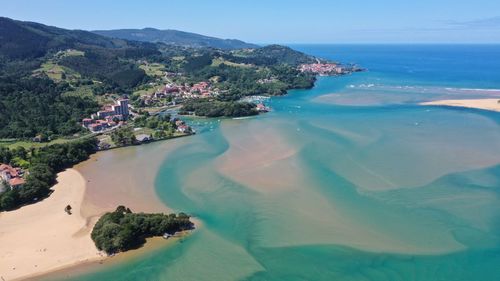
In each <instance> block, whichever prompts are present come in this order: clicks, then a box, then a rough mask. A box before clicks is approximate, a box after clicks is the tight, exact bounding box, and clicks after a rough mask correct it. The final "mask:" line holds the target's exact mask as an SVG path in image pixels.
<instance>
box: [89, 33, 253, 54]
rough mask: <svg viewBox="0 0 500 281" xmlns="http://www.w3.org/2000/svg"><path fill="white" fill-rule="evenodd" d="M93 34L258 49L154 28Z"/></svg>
mask: <svg viewBox="0 0 500 281" xmlns="http://www.w3.org/2000/svg"><path fill="white" fill-rule="evenodd" d="M92 32H93V33H95V34H99V35H102V36H107V37H111V38H119V39H125V40H132V41H142V42H153V43H165V44H171V45H179V46H185V47H195V48H200V47H211V48H218V49H224V50H233V49H244V48H258V47H259V46H258V45H255V44H251V43H246V42H243V41H241V40H237V39H220V38H216V37H210V36H205V35H201V34H196V33H191V32H185V31H178V30H172V29H167V30H159V29H155V28H143V29H115V30H94V31H92Z"/></svg>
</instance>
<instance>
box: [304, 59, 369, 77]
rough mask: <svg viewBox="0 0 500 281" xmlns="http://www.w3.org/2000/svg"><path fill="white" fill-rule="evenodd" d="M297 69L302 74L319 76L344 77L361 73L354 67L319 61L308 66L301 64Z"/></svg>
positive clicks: (359, 69)
mask: <svg viewBox="0 0 500 281" xmlns="http://www.w3.org/2000/svg"><path fill="white" fill-rule="evenodd" d="M298 69H299V70H300V72H303V73H312V74H315V75H319V76H335V75H345V74H350V73H353V72H360V71H363V69H362V68H359V67H357V66H355V65H341V64H338V63H322V62H320V61H318V62H316V63H310V64H301V65H300V66H299V67H298Z"/></svg>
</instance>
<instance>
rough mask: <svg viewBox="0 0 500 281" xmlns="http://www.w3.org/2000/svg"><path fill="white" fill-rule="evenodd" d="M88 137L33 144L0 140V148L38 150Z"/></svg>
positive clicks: (22, 141)
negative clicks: (20, 147)
mask: <svg viewBox="0 0 500 281" xmlns="http://www.w3.org/2000/svg"><path fill="white" fill-rule="evenodd" d="M88 136H90V134H86V135H82V136H80V137H75V138H58V139H55V140H51V141H49V142H33V141H27V140H0V146H5V147H8V148H9V149H13V148H16V147H19V146H22V147H24V148H25V149H27V150H29V149H30V148H40V147H45V146H48V145H53V144H60V143H67V142H71V141H75V140H79V139H82V138H86V137H88Z"/></svg>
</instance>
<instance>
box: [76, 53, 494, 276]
mask: <svg viewBox="0 0 500 281" xmlns="http://www.w3.org/2000/svg"><path fill="white" fill-rule="evenodd" d="M293 47H294V48H296V49H299V50H302V51H305V52H307V53H310V54H313V55H318V56H322V57H326V58H331V59H337V60H340V61H347V62H356V63H358V64H360V65H362V66H364V67H367V68H369V70H370V71H369V72H365V73H359V74H354V75H351V76H345V77H338V78H335V77H325V78H320V79H319V80H318V82H317V84H316V87H315V88H313V89H311V90H295V91H291V92H290V94H289V95H288V96H286V97H279V98H273V99H272V100H271V101H270V105H271V107H272V108H273V109H274V110H273V112H271V113H269V114H266V115H262V116H259V117H257V118H252V119H246V120H222V122H218V121H215V120H214V122H213V123H211V124H210V126H209V127H205V128H203V129H202V130H200V133H199V134H198V135H196V136H194V137H191V138H187V139H186V140H185V143H184V144H183V146H182V147H181V148H180V149H178V150H177V151H175V152H174V153H172V154H169V155H168V157H167V159H166V160H165V162H164V163H163V164H162V165H161V167H159V168H158V174H157V178H156V190H157V193H158V196H159V197H160V198H161V200H162V201H163V202H164V203H165V204H166V205H167V206H169V207H171V208H173V209H175V210H183V211H186V212H189V213H191V214H193V215H195V216H196V217H197V218H198V219H199V220H201V221H202V223H203V226H202V227H200V228H199V229H198V230H197V231H195V232H194V233H193V234H192V235H191V236H189V237H188V238H187V239H185V240H184V241H183V242H182V243H177V244H176V245H174V246H173V247H170V248H168V249H165V250H162V251H159V252H154V253H151V254H149V255H147V256H145V257H143V258H142V259H140V260H134V261H131V262H128V263H124V264H120V265H115V266H112V267H107V268H105V269H101V270H100V271H97V272H90V273H88V274H86V275H83V276H80V277H77V278H74V280H500V266H499V265H500V197H499V194H500V165H499V163H500V130H499V121H500V114H498V113H492V112H485V111H481V110H466V109H456V108H455V109H453V108H446V107H424V106H419V105H416V103H417V102H420V101H426V100H433V99H439V98H443V97H446V98H450V97H452V98H464V97H467V98H468V97H491V96H495V97H496V95H500V93H497V91H492V90H494V89H500V79H498V78H500V51H499V50H500V48H499V47H498V46H496V47H492V46H417V47H415V46H347V45H345V46H326V45H320V46H311V45H308V46H293ZM485 89H486V90H488V91H485ZM332 93H333V94H334V95H333V96H332V95H331V94H332Z"/></svg>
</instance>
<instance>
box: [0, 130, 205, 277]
mask: <svg viewBox="0 0 500 281" xmlns="http://www.w3.org/2000/svg"><path fill="white" fill-rule="evenodd" d="M183 139H184V138H182V137H179V138H176V140H172V141H170V142H160V141H158V142H155V143H151V144H149V145H147V146H143V145H139V146H129V147H122V148H121V149H113V150H106V151H99V152H97V153H95V154H93V155H91V156H90V158H89V159H88V160H86V161H84V162H81V163H79V164H77V165H75V166H74V167H73V168H70V169H67V170H65V171H63V172H61V173H59V174H58V175H57V183H56V185H54V187H52V189H53V190H54V192H53V193H52V194H51V196H49V197H47V198H46V199H44V200H42V201H40V202H37V203H36V204H30V205H26V206H23V207H22V208H20V209H17V210H14V211H11V212H3V213H0V244H1V245H2V251H1V252H0V280H2V281H4V280H5V281H10V280H39V279H40V278H52V277H57V276H59V274H61V272H62V273H64V274H77V273H78V272H80V274H82V273H86V272H89V271H93V270H98V269H99V267H101V266H103V264H105V265H114V264H116V263H121V262H122V261H128V260H129V259H130V258H134V257H139V256H142V255H145V254H148V253H151V252H154V251H155V250H156V249H160V248H163V246H164V243H163V241H165V242H167V241H176V240H177V238H175V239H171V240H170V239H169V240H164V239H163V238H161V237H157V238H156V237H155V238H151V239H147V243H146V244H145V245H143V246H142V247H141V248H139V249H136V250H131V251H127V252H124V253H120V254H118V255H116V256H114V257H108V256H107V255H106V254H104V253H102V252H99V251H98V250H97V248H96V247H95V244H94V242H93V241H92V239H91V238H90V233H91V231H92V229H93V226H94V224H95V223H96V222H97V220H98V218H99V217H100V216H102V215H103V214H104V213H105V212H108V211H113V210H114V209H116V207H117V206H118V205H125V206H127V207H130V208H131V209H132V210H133V211H134V212H146V213H170V212H172V210H171V209H170V208H169V207H168V206H166V205H165V204H164V203H163V202H162V201H161V200H160V199H159V198H158V196H157V194H156V190H155V184H154V180H155V177H156V172H157V169H156V168H153V169H150V168H148V167H160V165H161V163H163V161H164V160H165V158H166V157H167V156H168V153H169V152H171V151H174V150H176V149H177V148H178V147H179V145H180V144H182V143H184V140H183ZM144 147H147V149H144ZM138 155H140V157H137V156H138ZM135 167H143V168H142V169H141V172H140V174H139V175H138V174H136V173H130V170H131V169H134V168H135ZM134 171H135V170H134ZM68 204H70V205H71V207H72V215H68V214H66V213H65V212H64V208H65V206H66V205H68ZM191 220H192V221H193V223H194V224H195V229H198V228H199V227H200V226H201V225H202V224H201V223H200V221H199V220H197V219H196V218H193V219H191ZM186 235H188V234H186ZM183 236H184V234H183ZM26 241H29V242H28V243H27V242H26ZM167 244H172V242H167ZM3 245H10V246H9V247H4V246H3ZM157 246H158V247H157ZM40 249H42V251H41V252H40V251H39V252H37V250H40ZM43 249H46V250H45V251H43ZM44 253H45V255H44ZM56 254H57V255H56ZM20 265H21V266H20ZM13 268H15V269H13ZM1 278H3V279H1Z"/></svg>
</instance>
